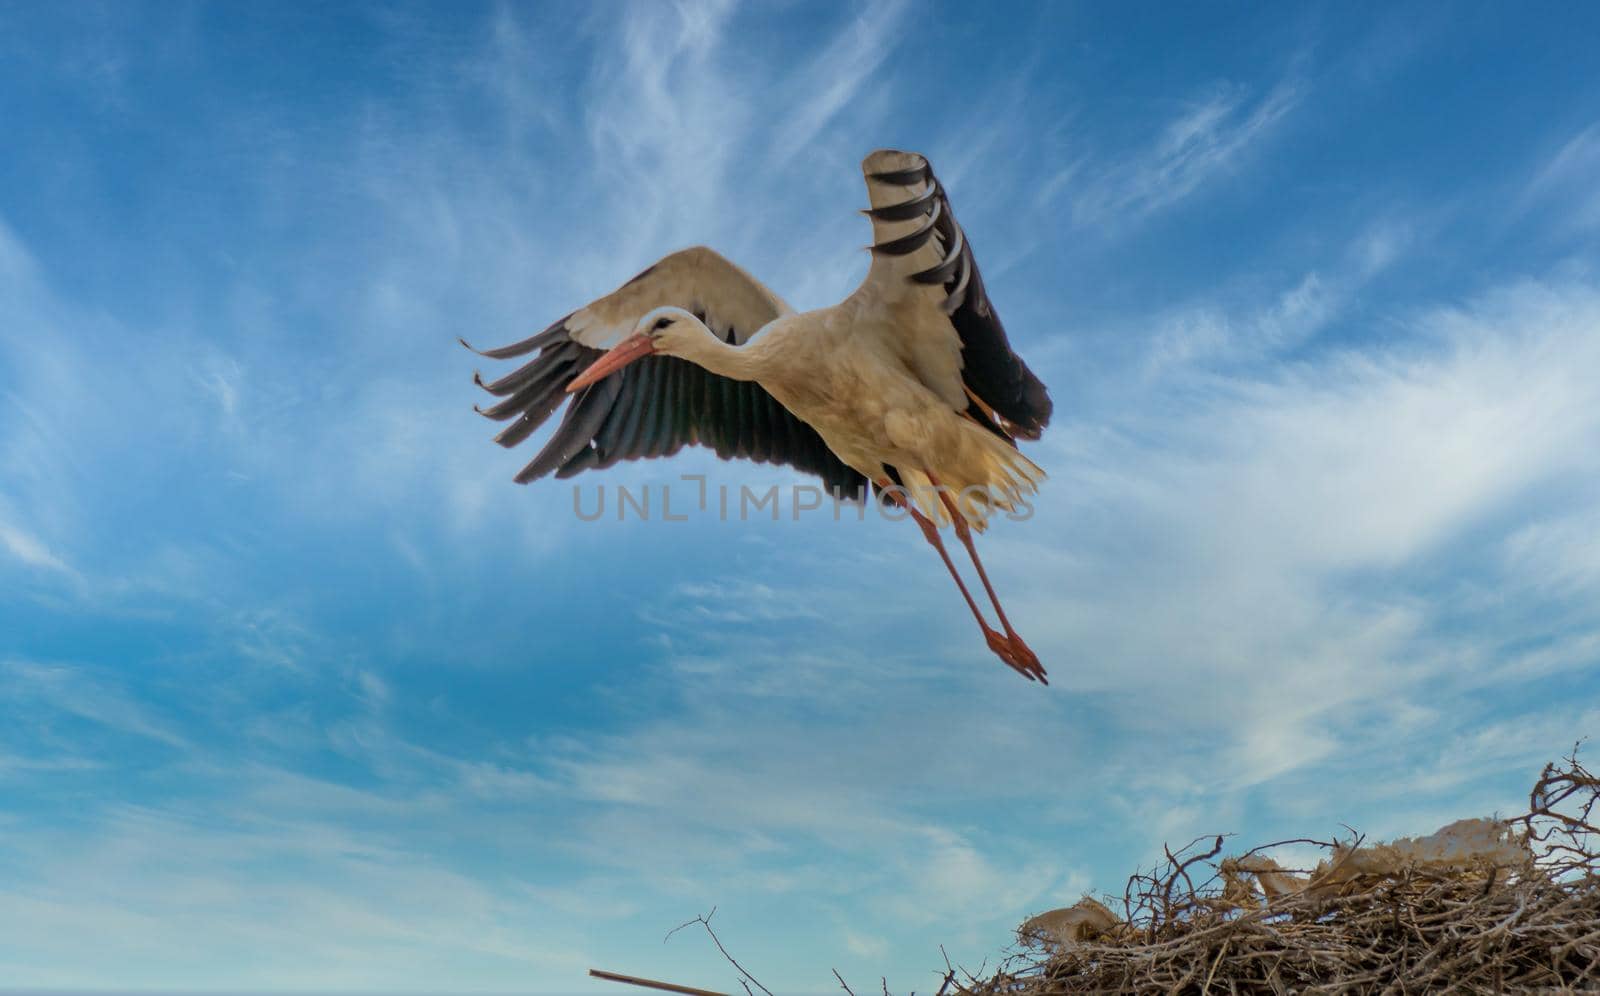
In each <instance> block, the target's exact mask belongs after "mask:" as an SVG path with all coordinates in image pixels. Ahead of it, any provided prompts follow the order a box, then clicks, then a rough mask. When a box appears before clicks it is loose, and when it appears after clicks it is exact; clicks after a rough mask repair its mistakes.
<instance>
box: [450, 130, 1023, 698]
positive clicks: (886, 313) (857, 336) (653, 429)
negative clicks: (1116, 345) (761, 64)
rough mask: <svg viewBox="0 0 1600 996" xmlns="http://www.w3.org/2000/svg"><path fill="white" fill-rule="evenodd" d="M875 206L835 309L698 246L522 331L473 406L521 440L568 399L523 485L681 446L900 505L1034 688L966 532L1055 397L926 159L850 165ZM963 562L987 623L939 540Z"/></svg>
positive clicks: (998, 498) (1019, 460) (1016, 465)
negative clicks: (1010, 327)
mask: <svg viewBox="0 0 1600 996" xmlns="http://www.w3.org/2000/svg"><path fill="white" fill-rule="evenodd" d="M861 168H862V172H863V173H864V174H865V175H866V180H867V194H868V197H869V198H870V200H871V202H872V207H871V208H870V209H868V210H867V211H865V212H864V213H865V214H867V215H868V216H869V217H870V218H871V219H872V227H873V232H874V235H875V244H874V245H873V246H872V247H871V248H872V266H871V269H870V270H869V271H868V273H867V278H866V280H865V281H864V282H863V283H862V284H861V286H860V287H858V288H857V289H856V291H855V293H853V294H851V295H850V296H849V297H847V298H845V299H844V300H843V301H841V302H840V303H839V304H836V305H834V306H833V307H831V308H821V309H818V310H816V311H807V312H796V311H794V309H792V308H790V307H789V306H788V305H787V304H785V303H784V302H783V300H782V299H781V298H779V297H778V296H777V295H776V294H774V293H772V291H770V290H768V289H767V288H766V287H764V286H763V285H762V284H761V283H760V282H759V281H757V280H756V279H755V278H754V277H752V276H750V275H749V274H748V273H746V272H745V271H744V270H742V269H740V268H739V267H737V266H735V265H734V264H733V263H730V262H729V261H728V260H726V259H724V258H723V257H722V256H720V255H718V254H717V253H715V252H713V251H712V250H710V249H706V248H703V247H697V248H694V249H685V250H683V251H681V252H675V253H673V254H671V255H670V256H666V257H664V258H663V259H661V260H660V261H659V262H657V263H656V264H655V265H654V266H651V267H650V268H649V269H647V270H645V271H644V272H643V273H640V274H639V275H638V276H636V277H634V278H633V279H632V280H629V281H628V282H627V283H625V284H623V285H622V286H621V287H619V288H618V289H617V290H615V291H613V292H612V293H610V294H607V295H606V296H605V297H602V298H600V299H599V300H597V301H594V302H592V303H591V304H589V305H587V306H585V307H583V308H580V309H578V310H577V311H574V312H573V313H571V314H569V315H567V316H566V317H565V318H562V319H561V320H560V321H557V322H556V323H555V324H553V325H551V326H550V327H549V328H547V329H545V330H544V331H543V332H540V333H539V334H537V335H535V336H533V337H531V338H529V339H526V340H524V341H522V342H519V343H515V344H513V345H510V346H504V347H502V348H500V349H491V350H487V351H485V352H483V353H482V354H481V355H484V356H488V357H491V358H494V359H508V358H511V357H515V356H522V355H525V354H527V353H532V352H534V351H535V350H538V355H537V356H535V357H534V358H533V359H532V360H530V361H529V362H528V363H526V364H525V365H524V366H522V367H521V368H519V369H517V370H515V371H513V372H512V373H510V374H507V375H506V376H504V377H502V378H500V379H499V380H496V381H493V382H488V383H486V382H484V381H483V379H482V378H481V377H477V376H475V378H474V379H475V380H476V381H477V383H478V384H479V385H480V386H482V387H483V388H485V389H486V390H488V391H489V392H490V393H491V394H494V395H497V396H499V397H501V398H503V400H501V401H500V402H499V403H497V404H495V405H493V406H492V407H490V408H488V409H480V410H481V411H483V413H484V414H485V415H487V416H489V417H490V418H493V419H497V420H501V421H506V420H510V421H511V424H510V425H509V426H508V427H507V428H506V429H505V430H504V431H503V432H501V433H500V435H499V436H497V437H495V441H496V442H498V443H500V444H501V445H502V446H508V447H509V446H515V445H516V444H518V443H520V442H522V441H523V440H524V439H526V438H528V436H530V435H531V434H532V433H533V432H534V431H535V430H537V429H538V428H539V427H540V426H541V425H543V424H544V422H545V421H546V420H547V419H549V418H550V416H551V415H552V414H553V413H554V412H555V411H556V409H558V408H560V407H561V406H562V404H563V403H564V402H565V401H566V399H567V397H568V395H571V394H574V393H575V394H576V396H575V398H574V399H573V402H572V404H571V405H570V406H568V408H567V410H566V414H565V415H564V416H563V417H562V419H561V423H560V425H559V426H558V427H557V428H556V430H555V432H554V433H553V434H552V435H551V437H550V440H549V441H548V442H547V443H546V444H545V446H544V448H543V449H541V450H540V451H539V453H538V455H537V456H535V457H534V458H533V461H532V462H531V463H529V464H528V465H527V466H526V467H524V468H523V470H522V472H521V473H519V474H518V475H517V477H516V479H517V481H518V482H520V483H526V482H528V481H532V480H535V479H537V478H540V477H544V476H545V475H547V474H550V473H552V472H553V473H554V474H555V476H556V477H560V478H564V477H569V476H571V475H573V474H576V473H579V472H580V471H584V470H588V469H590V468H595V467H609V466H611V465H612V464H614V463H616V462H617V461H619V460H632V459H637V458H640V457H658V456H670V455H671V454H673V453H676V452H677V451H678V449H679V448H680V447H682V446H684V445H686V444H699V445H702V446H708V447H710V448H712V449H713V450H715V451H716V453H717V455H718V456H720V457H723V458H725V459H726V458H730V457H744V458H747V459H751V460H755V461H758V462H771V463H784V464H789V465H790V466H792V467H794V468H796V469H798V470H801V471H804V472H806V473H810V474H815V475H817V476H818V477H820V478H821V479H822V481H823V483H824V484H825V485H826V486H827V487H828V488H830V489H831V490H833V492H834V493H835V494H836V495H844V496H846V497H849V498H853V499H855V500H861V501H865V500H867V498H868V496H869V493H870V489H869V485H870V486H875V487H876V488H877V490H878V493H879V498H880V500H882V501H885V502H891V503H897V504H899V505H901V506H902V507H904V508H905V510H906V511H907V512H909V513H910V515H911V517H912V518H914V519H915V520H916V522H917V524H918V525H919V526H921V528H922V533H923V535H924V536H925V537H926V538H927V540H928V542H929V543H931V544H933V546H934V548H935V549H936V550H938V552H939V556H940V557H941V558H942V559H943V561H944V564H945V567H946V568H948V569H949V571H950V575H951V577H953V578H955V582H956V585H957V586H958V587H959V588H960V589H961V594H962V596H963V597H964V598H965V599H966V602H967V605H968V607H969V608H970V609H971V610H972V614H973V616H974V617H976V619H977V620H978V625H979V626H980V627H981V628H982V630H983V635H984V638H985V639H986V640H987V641H988V644H989V648H990V649H991V650H993V651H994V652H995V653H996V654H997V655H998V656H999V657H1000V659H1001V660H1003V661H1004V662H1005V663H1007V664H1009V665H1010V666H1011V667H1012V668H1014V669H1016V670H1017V671H1018V672H1019V673H1021V674H1022V675H1024V676H1025V677H1027V678H1029V679H1030V680H1032V679H1038V680H1040V681H1044V680H1045V670H1044V668H1043V667H1042V666H1040V664H1039V659H1038V657H1037V656H1035V654H1034V653H1033V651H1032V650H1030V649H1029V648H1028V645H1027V644H1026V643H1024V642H1023V640H1022V638H1021V637H1020V636H1018V635H1017V632H1016V630H1015V629H1013V628H1012V626H1011V622H1010V620H1009V619H1007V618H1006V614H1005V610H1004V609H1002V608H1001V607H1000V600H999V598H998V597H997V596H996V595H995V592H994V587H993V585H991V584H990V583H989V577H988V574H987V573H986V572H985V571H984V569H983V563H982V561H980V560H979V559H978V552H977V549H976V548H975V547H974V546H973V543H972V534H971V530H973V529H977V530H982V529H983V528H984V526H985V524H986V521H987V518H988V516H989V515H990V514H992V513H993V512H994V511H995V510H997V509H998V510H1002V511H1009V510H1012V509H1013V508H1015V506H1016V503H1017V502H1018V501H1019V500H1020V499H1021V497H1022V495H1024V494H1027V493H1032V492H1033V490H1034V488H1035V486H1036V485H1037V484H1038V483H1039V482H1040V481H1042V480H1043V479H1044V473H1043V472H1042V471H1041V470H1040V469H1039V468H1038V467H1037V466H1035V465H1034V464H1033V462H1032V461H1030V460H1029V459H1028V458H1027V457H1024V456H1023V455H1022V454H1021V453H1019V452H1018V451H1017V446H1016V440H1017V439H1018V438H1021V439H1030V440H1032V439H1038V438H1039V433H1040V431H1041V430H1042V429H1043V428H1044V427H1045V425H1046V424H1047V423H1048V422H1049V420H1050V408H1051V405H1050V396H1049V394H1048V393H1047V392H1046V390H1045V387H1044V384H1042V383H1041V382H1040V381H1039V378H1037V377H1035V376H1034V374H1033V372H1032V371H1030V370H1029V369H1028V367H1027V365H1026V364H1024V363H1023V362H1022V360H1021V358H1020V357H1018V356H1017V355H1016V354H1015V353H1014V352H1012V351H1011V347H1010V345H1009V344H1008V342H1007V341H1006V333H1005V329H1004V328H1003V327H1002V326H1001V324H1000V318H999V316H998V315H996V314H995V312H994V308H993V306H992V305H991V304H990V302H989V298H988V295H986V294H985V293H984V289H983V280H982V278H981V277H980V276H979V274H978V266H977V263H976V261H975V260H974V259H973V255H972V248H971V246H970V245H969V243H968V242H967V239H966V236H965V234H964V233H963V232H962V230H961V226H960V225H958V224H957V223H956V219H955V215H954V214H952V213H951V210H950V201H949V200H948V198H947V197H946V194H945V190H944V188H943V187H942V186H941V185H940V183H939V181H938V179H936V178H935V177H934V174H933V169H932V168H931V167H930V166H929V165H928V161H927V159H925V158H924V157H922V156H921V155H918V154H916V153H913V152H897V151H892V150H881V151H878V152H874V153H872V154H871V155H869V156H868V157H867V158H866V160H865V161H864V162H863V163H862V164H861ZM946 524H950V525H953V526H954V529H955V533H956V536H957V538H958V539H960V541H961V543H962V544H963V545H964V546H965V547H966V548H967V552H968V553H969V554H970V555H971V557H972V562H973V565H974V566H975V567H976V568H977V572H978V577H979V578H980V579H981V580H982V582H983V587H984V590H985V591H986V592H987V594H988V596H989V600H990V601H991V602H992V603H993V605H994V610H995V614H996V615H997V616H998V619H999V623H1000V627H1001V630H1003V632H1001V631H997V630H995V629H994V628H993V627H991V626H990V625H989V623H988V622H987V621H986V620H985V618H984V614H983V612H982V611H981V610H980V609H979V608H978V603H977V602H976V601H974V600H973V597H972V594H971V593H970V592H969V591H968V590H967V586H966V584H965V583H964V582H963V581H962V579H961V575H960V573H959V572H958V571H957V570H956V566H955V564H954V563H953V562H952V561H951V559H950V554H949V552H948V551H947V550H946V549H945V546H944V543H943V541H942V539H941V537H940V533H939V528H940V526H943V525H946Z"/></svg>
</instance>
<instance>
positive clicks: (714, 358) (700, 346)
mask: <svg viewBox="0 0 1600 996" xmlns="http://www.w3.org/2000/svg"><path fill="white" fill-rule="evenodd" d="M690 321H692V322H693V323H694V326H695V327H696V328H697V329H698V334H697V335H693V336H687V337H685V338H684V339H683V340H682V341H681V342H678V343H676V344H675V345H674V348H673V349H672V350H671V351H670V352H669V353H668V354H667V355H669V356H677V357H680V358H682V359H685V360H688V361H689V362H690V363H693V364H695V365H696V366H699V367H703V368H705V369H706V370H709V371H711V372H712V373H714V374H718V375H720V376H723V377H729V378H731V379H733V380H757V379H758V378H759V376H760V373H761V359H762V356H761V350H760V349H759V348H758V347H757V346H756V345H754V344H750V343H747V344H746V345H743V346H732V345H729V344H728V343H725V342H723V341H722V340H721V339H719V338H717V334H716V333H715V332H713V331H711V330H710V329H709V328H707V327H706V325H705V323H704V322H702V321H700V320H699V319H695V318H691V319H690Z"/></svg>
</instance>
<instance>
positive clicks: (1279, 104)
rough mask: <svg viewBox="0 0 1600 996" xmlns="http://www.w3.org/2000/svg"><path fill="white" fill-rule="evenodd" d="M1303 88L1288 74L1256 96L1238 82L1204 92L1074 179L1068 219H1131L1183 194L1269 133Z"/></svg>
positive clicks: (1101, 221) (1124, 221)
mask: <svg viewBox="0 0 1600 996" xmlns="http://www.w3.org/2000/svg"><path fill="white" fill-rule="evenodd" d="M1304 89H1305V88H1304V84H1302V83H1300V82H1297V81H1294V80H1287V81H1284V82H1282V83H1279V84H1278V85H1277V86H1275V87H1273V88H1272V89H1271V90H1269V91H1268V92H1267V93H1266V94H1264V95H1262V96H1261V97H1260V98H1258V99H1256V100H1254V101H1252V100H1251V99H1250V95H1249V93H1248V91H1247V90H1245V89H1244V88H1242V87H1225V88H1219V89H1216V90H1214V91H1212V92H1211V93H1209V94H1207V95H1205V96H1203V97H1202V98H1200V99H1199V100H1197V101H1196V102H1195V103H1194V104H1193V105H1192V106H1191V107H1190V108H1189V109H1188V110H1186V111H1185V112H1184V113H1183V114H1181V115H1180V116H1178V117H1177V118H1175V119H1173V120H1172V121H1170V122H1169V123H1168V124H1167V126H1166V128H1165V129H1163V130H1162V133H1161V135H1160V136H1159V137H1158V138H1157V139H1156V140H1155V141H1154V142H1152V143H1151V144H1150V145H1149V146H1148V147H1146V148H1145V149H1142V150H1139V151H1138V152H1136V153H1133V154H1131V155H1129V156H1127V157H1126V158H1124V159H1120V160H1117V161H1114V162H1109V163H1105V164H1102V165H1100V166H1099V167H1098V168H1097V169H1096V172H1095V175H1093V176H1088V177H1084V178H1082V179H1080V180H1079V181H1078V182H1076V183H1074V184H1073V190H1074V191H1075V193H1074V195H1073V200H1072V217H1073V220H1074V221H1075V222H1076V223H1077V224H1079V225H1091V224H1106V223H1110V224H1119V223H1120V224H1131V223H1134V222H1137V221H1139V220H1140V219H1142V218H1144V217H1145V216H1147V215H1150V214H1153V213H1155V212H1157V211H1160V210H1162V209H1163V208H1166V207H1170V206H1171V205H1173V204H1176V203H1178V202H1179V201H1181V200H1183V199H1185V198H1187V197H1188V196H1190V195H1191V194H1193V193H1194V192H1195V191H1196V190H1198V189H1200V187H1201V186H1202V185H1203V184H1205V183H1206V182H1207V181H1209V180H1211V179H1212V178H1214V177H1216V176H1217V175H1218V174H1220V173H1222V172H1223V171H1225V170H1227V169H1229V168H1231V167H1233V166H1234V165H1235V164H1236V162H1237V161H1238V160H1239V158H1240V157H1241V156H1242V155H1243V154H1244V153H1245V151H1246V150H1248V149H1250V148H1251V147H1253V146H1255V145H1257V144H1259V143H1260V142H1261V141H1262V140H1263V139H1265V138H1266V137H1267V136H1268V135H1270V134H1271V132H1272V131H1273V130H1274V128H1275V127H1276V126H1277V125H1278V124H1279V122H1281V121H1282V120H1283V119H1284V118H1285V117H1286V116H1287V115H1288V114H1289V113H1290V112H1291V111H1293V110H1294V109H1295V107H1296V106H1297V105H1298V104H1299V103H1300V101H1301V100H1302V98H1303V97H1304V95H1305V93H1304Z"/></svg>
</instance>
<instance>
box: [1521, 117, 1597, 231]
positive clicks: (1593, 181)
mask: <svg viewBox="0 0 1600 996" xmlns="http://www.w3.org/2000/svg"><path fill="white" fill-rule="evenodd" d="M1521 201H1522V204H1523V206H1524V208H1527V207H1530V206H1532V205H1534V204H1543V205H1546V206H1549V205H1552V204H1553V205H1554V206H1556V207H1557V208H1558V209H1559V211H1560V212H1561V218H1562V221H1561V224H1562V225H1563V226H1565V227H1569V228H1570V227H1578V228H1589V227H1593V226H1595V225H1600V123H1595V124H1591V125H1589V126H1588V127H1587V128H1584V129H1583V130H1582V131H1580V132H1578V133H1577V134H1576V135H1574V136H1572V138H1570V139H1568V140H1567V141H1566V142H1565V143H1564V144H1563V145H1562V146H1561V148H1560V149H1558V150H1557V151H1556V153H1555V155H1553V156H1551V157H1550V160H1549V161H1548V162H1547V163H1545V165H1544V166H1543V168H1541V169H1540V170H1539V172H1538V173H1537V174H1535V176H1534V178H1533V179H1532V180H1531V181H1529V183H1528V186H1527V187H1526V188H1525V189H1524V190H1523V192H1522V197H1521Z"/></svg>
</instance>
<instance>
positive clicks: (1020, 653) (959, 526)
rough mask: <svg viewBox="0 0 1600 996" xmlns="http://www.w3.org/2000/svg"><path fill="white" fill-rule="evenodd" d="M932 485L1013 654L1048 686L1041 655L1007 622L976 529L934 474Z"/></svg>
mask: <svg viewBox="0 0 1600 996" xmlns="http://www.w3.org/2000/svg"><path fill="white" fill-rule="evenodd" d="M928 481H929V482H930V483H932V484H933V487H934V490H936V491H938V492H939V500H940V501H943V502H944V507H945V508H946V509H947V510H948V511H949V512H950V521H951V522H952V523H953V524H954V525H955V530H956V538H957V539H959V540H960V541H961V545H962V546H964V547H966V548H967V554H968V555H969V556H970V557H971V558H972V566H973V567H976V568H977V569H978V579H979V580H981V581H982V582H983V590H984V591H986V592H988V593H989V601H990V602H991V603H993V604H994V611H995V614H996V615H998V616H999V617H1000V625H1001V626H1003V627H1004V628H1005V631H1006V637H1007V638H1008V639H1009V640H1010V642H1011V649H1012V654H1013V655H1014V656H1015V658H1016V660H1017V663H1019V664H1021V665H1022V667H1023V668H1024V669H1026V671H1025V673H1029V672H1031V674H1030V676H1031V677H1037V678H1038V679H1039V680H1040V681H1043V682H1044V683H1045V684H1047V685H1048V684H1049V681H1047V680H1046V679H1045V670H1044V666H1043V665H1042V664H1040V663H1039V657H1038V655H1037V654H1035V653H1034V652H1033V651H1032V650H1031V649H1029V647H1028V645H1027V644H1026V643H1023V642H1022V637H1021V636H1018V635H1017V631H1016V630H1015V629H1013V628H1012V627H1011V620H1009V619H1007V618H1006V610H1005V609H1003V608H1001V607H1000V596H999V595H996V594H995V592H994V585H992V584H990V583H989V572H988V571H986V570H984V569H983V561H982V560H981V559H979V557H978V548H977V546H975V545H974V544H973V542H972V527H971V526H969V525H967V519H966V516H964V515H962V514H961V509H959V508H957V507H956V501H955V499H954V498H952V497H950V492H948V491H946V490H945V489H944V488H941V487H939V482H938V481H937V480H935V479H934V476H933V475H932V474H929V475H928Z"/></svg>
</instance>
